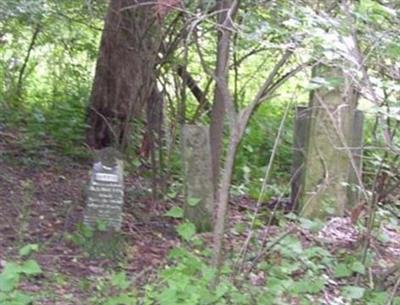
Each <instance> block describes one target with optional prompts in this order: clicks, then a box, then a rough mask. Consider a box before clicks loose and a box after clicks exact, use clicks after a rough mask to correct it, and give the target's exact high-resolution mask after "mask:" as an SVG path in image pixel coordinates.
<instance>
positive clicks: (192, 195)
mask: <svg viewBox="0 0 400 305" xmlns="http://www.w3.org/2000/svg"><path fill="white" fill-rule="evenodd" d="M182 142H183V143H182V144H183V145H182V148H183V162H184V172H185V200H186V204H185V208H184V211H185V217H186V218H187V219H189V220H190V221H191V222H192V223H194V224H195V225H196V228H197V230H198V232H204V231H210V230H211V229H212V215H213V190H214V188H213V184H212V181H213V179H212V170H211V166H212V165H211V152H210V141H209V129H208V127H206V126H198V125H184V126H183V132H182Z"/></svg>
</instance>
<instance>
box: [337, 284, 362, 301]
mask: <svg viewBox="0 0 400 305" xmlns="http://www.w3.org/2000/svg"><path fill="white" fill-rule="evenodd" d="M364 292H365V288H363V287H358V286H345V287H343V289H342V293H343V295H344V296H345V297H347V298H349V299H355V300H358V299H361V298H362V297H363V296H364Z"/></svg>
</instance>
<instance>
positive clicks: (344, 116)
mask: <svg viewBox="0 0 400 305" xmlns="http://www.w3.org/2000/svg"><path fill="white" fill-rule="evenodd" d="M313 73H314V75H316V76H319V77H323V78H324V79H328V80H332V81H334V83H332V84H334V85H331V86H326V87H319V88H318V89H315V90H314V91H312V93H311V95H310V106H309V107H308V109H301V108H300V109H299V111H298V113H297V116H296V118H297V122H296V123H295V127H296V130H295V137H296V136H298V138H295V144H294V150H295V154H297V156H296V157H295V158H294V164H293V174H294V177H293V183H292V192H293V193H292V200H294V202H295V203H296V204H297V203H299V205H300V208H301V213H302V215H304V216H308V217H318V218H324V217H326V216H328V215H332V214H334V215H338V216H342V215H343V214H344V211H345V209H346V207H348V206H349V205H351V204H354V203H353V202H351V201H354V200H355V199H356V198H357V191H355V192H354V191H351V190H350V189H351V187H352V186H351V185H352V184H353V186H354V184H358V178H357V175H356V172H358V174H360V169H361V158H360V155H361V151H360V149H361V142H362V114H358V113H357V111H356V106H357V98H358V94H357V92H356V90H355V89H354V88H353V86H352V81H351V78H349V77H347V76H346V75H345V74H344V73H343V71H342V70H341V69H340V68H337V67H328V66H324V65H319V66H317V67H315V68H314V70H313ZM299 133H305V135H304V134H302V135H300V136H299ZM303 148H304V149H303ZM303 161H304V162H303ZM303 164H304V165H303ZM354 165H355V166H354ZM302 166H303V167H302ZM356 178H357V179H356ZM353 189H356V188H354V187H353Z"/></svg>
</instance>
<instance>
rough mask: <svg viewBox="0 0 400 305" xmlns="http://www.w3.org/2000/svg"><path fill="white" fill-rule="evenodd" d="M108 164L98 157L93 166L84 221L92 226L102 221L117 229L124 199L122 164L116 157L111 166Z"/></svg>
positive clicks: (118, 228)
mask: <svg viewBox="0 0 400 305" xmlns="http://www.w3.org/2000/svg"><path fill="white" fill-rule="evenodd" d="M109 165H110V164H107V165H105V164H104V163H103V162H102V158H101V157H100V159H99V161H97V162H96V163H95V164H94V166H93V170H92V173H91V177H90V184H89V188H88V196H87V202H86V210H85V215H84V223H85V225H88V226H90V227H92V228H96V225H97V224H98V223H104V224H106V225H107V227H108V228H111V229H113V230H115V231H119V230H120V228H121V223H122V206H123V201H124V189H123V165H122V161H121V160H118V159H116V160H115V162H114V164H113V165H112V166H109Z"/></svg>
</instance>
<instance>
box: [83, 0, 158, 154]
mask: <svg viewBox="0 0 400 305" xmlns="http://www.w3.org/2000/svg"><path fill="white" fill-rule="evenodd" d="M159 45H160V38H159V23H158V22H156V18H155V13H154V11H153V4H149V2H148V1H144V0H141V1H137V0H112V1H111V2H110V4H109V8H108V12H107V15H106V18H105V24H104V29H103V34H102V38H101V43H100V51H99V57H98V60H97V65H96V73H95V78H94V82H93V87H92V93H91V96H90V103H89V106H88V110H87V125H88V128H87V131H86V142H87V144H88V145H89V146H90V147H91V148H95V149H100V148H104V147H107V146H111V145H114V146H116V147H117V148H119V149H121V150H123V149H124V148H126V146H127V145H128V144H129V137H130V132H131V125H132V124H131V121H132V119H133V118H137V117H140V116H141V112H142V110H143V106H144V104H145V103H146V101H147V100H148V99H149V97H150V95H151V93H152V91H153V88H154V86H155V82H156V77H155V65H156V59H157V52H158V49H159Z"/></svg>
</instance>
